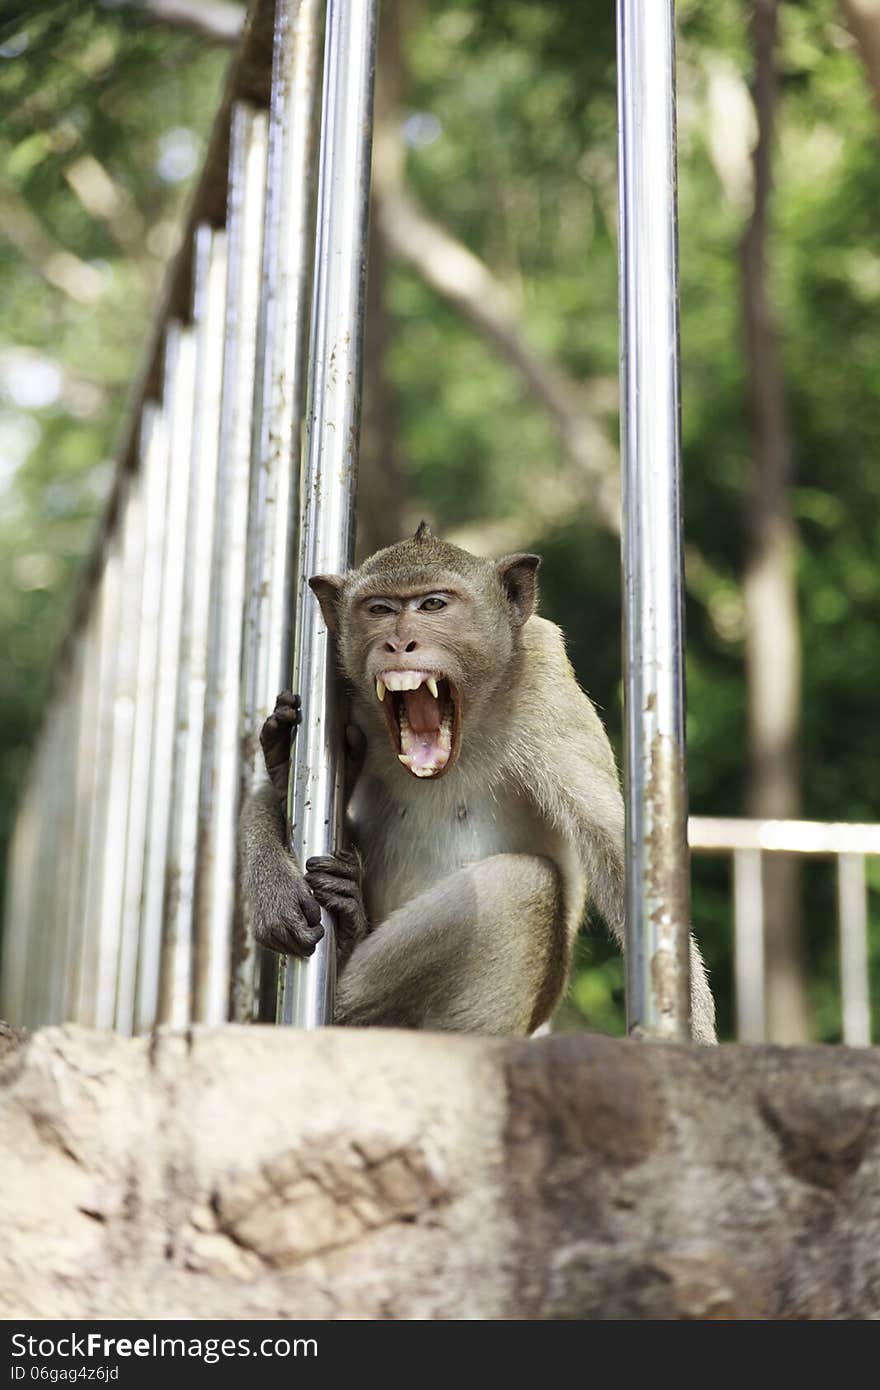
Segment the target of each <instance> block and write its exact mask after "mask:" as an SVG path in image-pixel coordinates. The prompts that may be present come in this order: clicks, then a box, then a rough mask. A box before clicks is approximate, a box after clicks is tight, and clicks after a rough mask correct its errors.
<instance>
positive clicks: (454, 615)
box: [342, 576, 479, 778]
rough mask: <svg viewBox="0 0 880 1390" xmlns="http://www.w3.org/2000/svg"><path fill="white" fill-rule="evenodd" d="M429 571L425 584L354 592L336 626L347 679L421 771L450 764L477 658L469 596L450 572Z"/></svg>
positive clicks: (440, 771)
mask: <svg viewBox="0 0 880 1390" xmlns="http://www.w3.org/2000/svg"><path fill="white" fill-rule="evenodd" d="M432 577H433V578H434V580H435V582H434V584H433V585H432V586H431V587H428V586H427V585H426V586H424V587H423V586H418V587H415V588H411V586H409V585H407V586H405V587H398V588H397V591H396V592H395V591H394V590H393V589H391V590H389V586H388V585H387V583H386V584H385V585H384V586H380V587H379V588H375V586H369V587H368V591H367V592H366V593H356V594H353V595H352V596H351V602H350V605H349V607H348V613H347V614H346V619H344V620H343V625H342V655H343V663H344V665H345V668H346V673H347V675H348V677H349V679H350V680H351V681H352V682H353V683H354V684H355V685H356V686H357V687H358V688H359V690H360V691H361V693H362V695H363V696H364V699H365V700H367V701H369V702H372V703H373V704H374V707H375V705H377V704H378V706H379V707H380V708H381V712H382V715H383V716H384V721H385V728H386V730H387V733H388V737H389V738H390V740H391V746H392V749H393V750H394V752H395V754H396V755H397V757H398V759H399V761H400V762H401V764H402V765H403V767H405V768H406V770H407V771H408V772H409V773H411V774H412V776H414V777H420V778H433V777H442V776H443V775H444V773H446V772H449V771H450V770H451V769H452V768H453V767H454V766H455V763H456V761H457V759H458V755H459V752H460V749H461V736H462V728H463V721H464V718H465V716H466V714H468V713H469V712H470V707H471V706H472V704H473V698H472V696H473V689H474V685H475V676H476V674H477V673H476V666H477V663H478V661H479V654H475V653H474V652H473V650H472V648H473V645H474V643H473V632H474V625H475V618H474V606H475V605H474V599H473V595H471V594H469V593H467V592H466V591H465V590H464V588H463V586H462V585H461V584H460V583H459V584H456V583H455V582H454V578H453V576H444V578H443V582H442V584H440V585H438V584H437V582H436V576H432Z"/></svg>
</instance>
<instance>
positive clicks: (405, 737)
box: [376, 671, 461, 777]
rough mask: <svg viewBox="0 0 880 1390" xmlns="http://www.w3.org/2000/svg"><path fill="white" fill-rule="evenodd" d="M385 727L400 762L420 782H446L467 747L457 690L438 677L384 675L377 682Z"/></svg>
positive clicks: (426, 674)
mask: <svg viewBox="0 0 880 1390" xmlns="http://www.w3.org/2000/svg"><path fill="white" fill-rule="evenodd" d="M376 697H377V699H379V700H381V701H382V711H383V713H384V715H385V723H386V724H387V725H388V732H389V734H390V735H391V743H392V747H393V748H394V751H395V752H396V754H397V756H398V758H399V759H400V761H401V762H402V763H403V765H404V767H405V768H406V769H407V771H408V772H411V773H412V775H413V776H414V777H441V776H442V775H443V773H444V772H448V771H449V769H450V768H451V767H452V766H453V764H454V763H455V760H456V758H457V757H458V748H459V743H460V741H461V734H460V727H461V720H460V718H459V700H458V693H457V691H456V690H455V687H454V686H453V685H452V683H451V682H450V681H448V680H447V679H446V677H445V676H441V675H438V674H436V673H435V672H433V671H383V672H382V674H381V676H378V677H377V679H376Z"/></svg>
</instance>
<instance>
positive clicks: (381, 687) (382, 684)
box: [376, 677, 385, 704]
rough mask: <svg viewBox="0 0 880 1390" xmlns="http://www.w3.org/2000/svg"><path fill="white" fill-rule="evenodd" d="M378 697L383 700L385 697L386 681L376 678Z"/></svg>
mask: <svg viewBox="0 0 880 1390" xmlns="http://www.w3.org/2000/svg"><path fill="white" fill-rule="evenodd" d="M376 699H377V700H378V701H379V703H380V704H381V702H382V701H383V700H384V699H385V682H384V681H382V680H379V679H378V677H377V678H376Z"/></svg>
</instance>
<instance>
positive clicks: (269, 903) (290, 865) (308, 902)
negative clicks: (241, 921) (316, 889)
mask: <svg viewBox="0 0 880 1390" xmlns="http://www.w3.org/2000/svg"><path fill="white" fill-rule="evenodd" d="M250 902H251V930H252V931H253V934H254V936H255V938H256V940H257V941H258V942H259V943H260V945H261V946H265V947H267V949H268V950H270V951H277V952H278V954H279V955H280V956H299V957H305V956H310V955H311V954H312V952H313V951H314V949H315V947H316V946H317V944H318V942H319V941H320V940H321V937H322V936H323V935H324V928H323V927H322V926H321V908H320V905H319V903H318V901H317V899H316V898H315V897H314V896H313V894H312V893H311V891H310V889H309V885H308V884H307V883H306V881H305V879H304V878H303V876H302V874H301V873H300V872H299V870H298V869H297V867H296V864H295V863H294V861H293V859H292V857H291V856H290V855H287V854H285V856H284V859H283V860H281V861H280V862H279V863H277V864H276V865H275V872H274V873H273V875H272V879H271V882H268V881H267V882H265V883H264V884H263V885H261V887H260V889H259V891H257V892H256V893H253V894H252V895H250Z"/></svg>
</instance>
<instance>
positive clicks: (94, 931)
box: [76, 526, 122, 1028]
mask: <svg viewBox="0 0 880 1390" xmlns="http://www.w3.org/2000/svg"><path fill="white" fill-rule="evenodd" d="M121 596H122V537H121V535H120V532H119V529H118V526H117V529H116V530H115V531H114V533H113V534H112V535H111V536H110V538H109V540H108V541H107V548H106V552H105V558H104V570H103V573H102V575H101V580H100V585H99V588H98V591H97V593H96V595H95V600H94V601H95V604H96V607H97V612H98V628H97V633H96V640H97V649H98V681H97V690H96V699H95V704H94V706H93V718H94V720H95V745H94V747H95V752H94V763H93V765H92V777H91V787H90V797H89V800H90V808H89V830H88V839H87V842H86V850H85V854H86V862H85V872H86V893H85V908H84V913H83V924H82V931H83V938H82V944H81V949H80V971H79V987H78V993H77V1005H76V1020H77V1022H78V1023H82V1024H84V1025H85V1026H86V1027H90V1028H91V1027H94V1026H95V1023H96V1018H97V1002H98V953H99V949H100V922H101V893H102V887H103V875H104V855H105V848H106V839H107V829H108V825H109V815H110V764H111V756H112V750H113V705H114V698H115V692H116V669H117V660H118V654H119V632H120V626H119V625H120V616H121V608H122V604H121Z"/></svg>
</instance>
